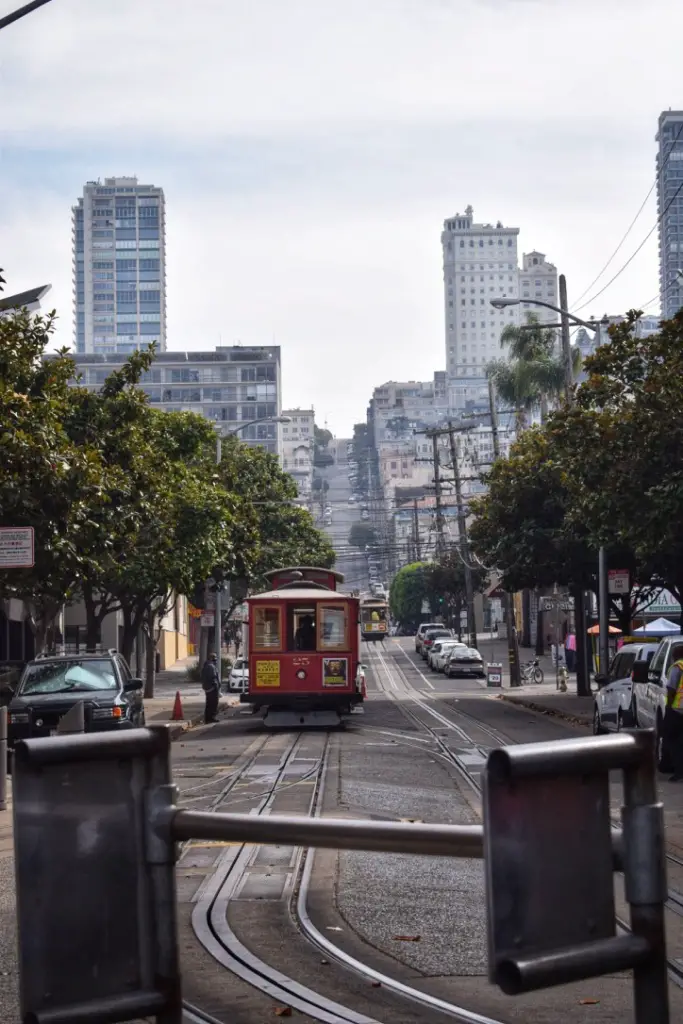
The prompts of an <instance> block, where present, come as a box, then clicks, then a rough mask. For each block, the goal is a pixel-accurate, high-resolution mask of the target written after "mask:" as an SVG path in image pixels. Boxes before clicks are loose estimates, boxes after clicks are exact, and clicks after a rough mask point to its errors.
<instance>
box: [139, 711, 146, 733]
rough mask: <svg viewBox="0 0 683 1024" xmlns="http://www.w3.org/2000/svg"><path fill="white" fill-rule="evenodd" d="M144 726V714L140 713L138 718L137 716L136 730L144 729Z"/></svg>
mask: <svg viewBox="0 0 683 1024" xmlns="http://www.w3.org/2000/svg"><path fill="white" fill-rule="evenodd" d="M145 724H146V721H145V712H144V711H141V712H140V714H139V716H138V729H144V728H145Z"/></svg>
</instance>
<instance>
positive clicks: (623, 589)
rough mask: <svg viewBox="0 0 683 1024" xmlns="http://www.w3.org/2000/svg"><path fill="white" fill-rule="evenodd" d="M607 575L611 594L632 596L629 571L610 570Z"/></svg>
mask: <svg viewBox="0 0 683 1024" xmlns="http://www.w3.org/2000/svg"><path fill="white" fill-rule="evenodd" d="M607 575H608V577H609V587H608V589H609V592H610V594H630V592H631V580H630V577H629V572H628V569H610V570H609V572H608V574H607Z"/></svg>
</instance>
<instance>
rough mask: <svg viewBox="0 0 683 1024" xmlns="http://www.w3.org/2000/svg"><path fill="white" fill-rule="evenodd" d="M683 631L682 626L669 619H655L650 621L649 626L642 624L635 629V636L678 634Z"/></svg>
mask: <svg viewBox="0 0 683 1024" xmlns="http://www.w3.org/2000/svg"><path fill="white" fill-rule="evenodd" d="M680 632H681V627H680V625H678V624H677V623H676V622H671V621H670V620H669V619H655V620H654V622H648V624H647V626H640V628H639V629H634V630H633V636H676V634H678V633H680Z"/></svg>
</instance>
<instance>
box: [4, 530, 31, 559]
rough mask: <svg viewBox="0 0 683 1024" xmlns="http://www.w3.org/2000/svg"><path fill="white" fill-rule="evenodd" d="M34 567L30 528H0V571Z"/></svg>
mask: <svg viewBox="0 0 683 1024" xmlns="http://www.w3.org/2000/svg"><path fill="white" fill-rule="evenodd" d="M34 565H35V557H34V548H33V527H32V526H0V569H31V568H32V567H33V566H34Z"/></svg>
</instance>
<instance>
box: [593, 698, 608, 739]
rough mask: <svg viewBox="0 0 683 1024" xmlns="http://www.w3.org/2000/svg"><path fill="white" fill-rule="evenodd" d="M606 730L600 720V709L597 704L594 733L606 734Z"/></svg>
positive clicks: (594, 711) (598, 734) (596, 734)
mask: <svg viewBox="0 0 683 1024" xmlns="http://www.w3.org/2000/svg"><path fill="white" fill-rule="evenodd" d="M606 731H607V730H606V729H605V728H604V727H603V725H602V722H601V721H600V709H599V708H598V705H597V704H596V705H595V708H594V709H593V735H594V736H604V734H605V732H606Z"/></svg>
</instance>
